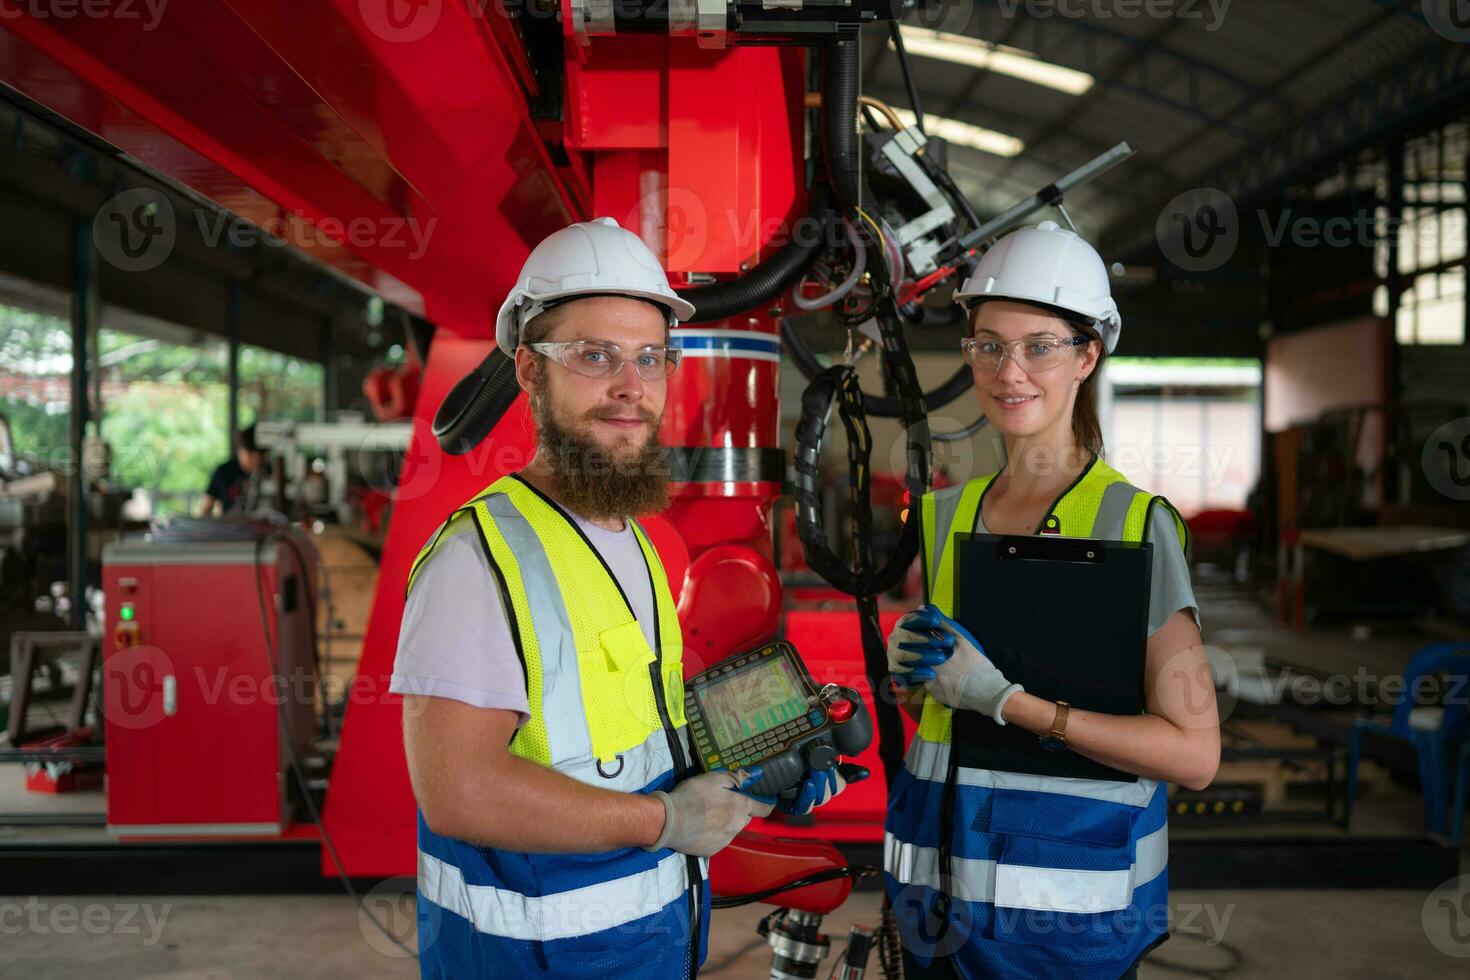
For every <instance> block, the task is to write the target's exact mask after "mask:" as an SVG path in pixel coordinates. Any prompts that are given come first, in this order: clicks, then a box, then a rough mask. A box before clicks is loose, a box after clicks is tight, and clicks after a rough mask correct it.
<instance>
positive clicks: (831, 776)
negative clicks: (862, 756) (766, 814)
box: [776, 762, 870, 817]
mask: <svg viewBox="0 0 1470 980" xmlns="http://www.w3.org/2000/svg"><path fill="white" fill-rule="evenodd" d="M869 775H870V773H869V771H868V768H867V767H866V766H859V765H855V764H852V763H847V762H844V763H841V764H839V765H835V766H833V767H832V768H831V769H814V770H812V771H810V772H808V773H807V774H806V778H805V779H803V780H802V781H801V784H800V785H799V786H797V788H796V793H795V795H793V796H791V797H789V798H788V797H785V796H782V797H781V798H780V802H778V803H777V804H776V807H777V809H779V810H780V811H781V812H782V813H789V814H791V815H792V816H794V817H801V816H805V815H806V814H808V813H811V812H812V811H813V810H815V809H816V808H817V807H819V806H821V805H822V804H824V803H830V802H831V801H832V798H833V797H835V796H836V795H837V794H838V793H841V792H842V791H843V790H844V789H846V788H847V787H848V785H849V784H851V783H860V782H862V781H863V780H864V779H867V778H868V776H869Z"/></svg>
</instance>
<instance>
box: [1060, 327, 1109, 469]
mask: <svg viewBox="0 0 1470 980" xmlns="http://www.w3.org/2000/svg"><path fill="white" fill-rule="evenodd" d="M1062 319H1064V320H1066V321H1067V326H1069V327H1071V328H1072V331H1073V332H1074V333H1078V334H1082V335H1084V336H1087V337H1091V338H1092V340H1093V342H1094V343H1096V344H1097V363H1096V364H1095V365H1093V368H1092V373H1091V374H1089V375H1088V376H1087V377H1086V378H1084V379H1083V380H1082V384H1080V385H1078V387H1077V400H1076V401H1075V402H1073V404H1072V438H1073V439H1076V440H1077V445H1079V446H1081V447H1082V448H1083V449H1086V450H1088V451H1089V452H1094V453H1097V454H1098V455H1099V456H1101V455H1102V453H1103V437H1102V421H1101V420H1100V419H1099V418H1098V414H1097V384H1098V381H1097V379H1098V376H1099V375H1101V374H1102V366H1103V360H1104V359H1105V358H1106V357H1107V356H1108V352H1107V348H1105V347H1104V346H1103V342H1102V338H1101V337H1099V336H1098V333H1097V328H1096V327H1095V326H1093V324H1092V321H1091V320H1079V319H1074V318H1072V317H1063V318H1062Z"/></svg>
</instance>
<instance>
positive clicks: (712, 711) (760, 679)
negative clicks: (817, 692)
mask: <svg viewBox="0 0 1470 980" xmlns="http://www.w3.org/2000/svg"><path fill="white" fill-rule="evenodd" d="M695 693H696V695H697V696H698V697H699V704H700V707H701V708H703V709H704V716H705V721H706V722H707V723H708V725H709V728H710V735H711V736H712V737H713V739H714V743H715V744H716V745H717V746H719V747H720V748H722V749H725V748H729V747H730V746H732V745H738V744H739V743H741V742H743V741H745V740H746V739H748V738H750V737H751V736H752V735H759V734H761V733H762V732H768V731H770V730H771V729H773V728H778V727H780V726H781V725H784V724H785V723H786V722H788V721H793V720H795V719H797V718H800V717H801V716H803V715H805V714H806V713H807V704H806V686H805V685H804V684H803V682H802V679H801V676H800V675H799V674H798V673H797V672H796V668H795V667H793V666H792V664H791V661H790V660H788V659H787V658H786V657H784V656H782V657H763V658H762V659H760V660H758V661H756V662H754V663H752V664H751V665H749V666H748V667H742V668H740V669H739V670H736V671H732V672H731V673H729V674H725V675H724V676H722V677H720V678H718V679H717V680H715V681H713V682H711V683H709V684H703V685H700V687H699V688H698V689H697V690H696V692H695Z"/></svg>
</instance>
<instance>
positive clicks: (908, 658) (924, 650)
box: [888, 606, 953, 687]
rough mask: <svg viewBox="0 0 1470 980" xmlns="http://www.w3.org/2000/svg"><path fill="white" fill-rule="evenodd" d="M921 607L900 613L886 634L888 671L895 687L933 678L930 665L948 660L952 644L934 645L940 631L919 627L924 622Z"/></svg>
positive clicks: (922, 608) (912, 684) (910, 685)
mask: <svg viewBox="0 0 1470 980" xmlns="http://www.w3.org/2000/svg"><path fill="white" fill-rule="evenodd" d="M927 608H932V607H927V606H921V607H920V608H919V609H916V610H914V611H913V612H911V613H909V614H908V615H906V616H904V617H903V618H902V619H900V620H899V621H898V623H897V624H895V625H894V627H893V632H891V633H889V634H888V672H889V674H891V675H892V676H893V681H894V683H896V684H897V685H898V686H899V687H918V686H919V685H920V684H923V683H925V682H926V681H932V680H933V679H934V668H935V667H937V666H938V665H939V664H942V663H944V661H946V660H948V659H949V656H950V654H951V653H952V652H953V645H952V644H951V645H949V646H944V645H942V644H937V643H936V642H935V641H936V638H937V637H942V636H943V635H944V634H943V633H942V632H940V631H938V630H935V629H932V628H928V627H923V626H920V625H919V623H921V622H925V620H924V619H922V618H921V617H922V615H923V612H924V610H925V609H927Z"/></svg>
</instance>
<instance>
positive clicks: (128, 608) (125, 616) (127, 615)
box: [117, 602, 133, 623]
mask: <svg viewBox="0 0 1470 980" xmlns="http://www.w3.org/2000/svg"><path fill="white" fill-rule="evenodd" d="M117 614H118V615H119V616H121V617H122V621H123V622H125V623H126V622H130V621H131V620H132V618H133V605H132V603H130V602H125V603H123V605H122V608H121V609H119V610H118V612H117Z"/></svg>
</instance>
